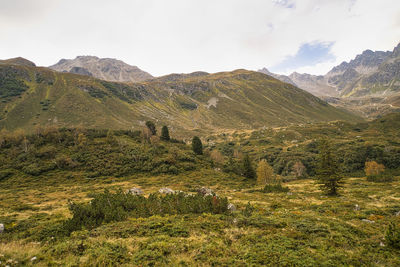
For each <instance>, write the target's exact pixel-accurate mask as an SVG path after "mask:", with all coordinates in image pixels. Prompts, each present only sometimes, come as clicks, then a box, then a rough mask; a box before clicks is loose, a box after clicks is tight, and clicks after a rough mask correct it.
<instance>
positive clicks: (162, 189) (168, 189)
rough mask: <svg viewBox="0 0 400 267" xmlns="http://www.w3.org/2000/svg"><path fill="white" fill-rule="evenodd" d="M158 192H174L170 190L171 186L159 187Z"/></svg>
mask: <svg viewBox="0 0 400 267" xmlns="http://www.w3.org/2000/svg"><path fill="white" fill-rule="evenodd" d="M158 192H159V193H160V194H173V193H175V191H174V190H172V189H171V188H168V187H163V188H160V190H158Z"/></svg>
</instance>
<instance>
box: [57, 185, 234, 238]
mask: <svg viewBox="0 0 400 267" xmlns="http://www.w3.org/2000/svg"><path fill="white" fill-rule="evenodd" d="M92 197H93V199H92V200H91V201H90V202H89V203H83V204H82V203H81V204H77V203H70V205H69V209H70V211H71V213H72V218H71V219H69V220H68V221H66V222H65V224H64V228H65V229H66V230H67V231H68V232H72V231H75V230H79V229H81V228H82V227H85V228H88V229H92V228H95V227H97V226H99V225H101V224H102V223H108V222H115V221H122V220H125V219H126V218H127V217H149V216H152V215H165V214H189V213H196V214H201V213H204V212H209V213H213V214H225V213H228V208H227V207H228V199H227V198H220V197H217V196H203V195H201V194H197V195H187V194H184V193H178V194H169V195H165V196H162V195H159V194H150V195H149V197H147V198H146V197H143V196H137V195H132V194H128V193H127V194H125V193H123V192H122V191H121V190H119V191H118V192H116V193H110V192H109V191H108V190H106V191H104V193H98V194H94V195H92Z"/></svg>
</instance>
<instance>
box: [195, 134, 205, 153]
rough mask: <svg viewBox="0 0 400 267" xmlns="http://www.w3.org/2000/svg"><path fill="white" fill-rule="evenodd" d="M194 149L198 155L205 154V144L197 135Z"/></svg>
mask: <svg viewBox="0 0 400 267" xmlns="http://www.w3.org/2000/svg"><path fill="white" fill-rule="evenodd" d="M192 149H193V152H194V153H196V154H197V155H203V144H202V143H201V140H200V138H198V137H197V136H194V137H193V140H192Z"/></svg>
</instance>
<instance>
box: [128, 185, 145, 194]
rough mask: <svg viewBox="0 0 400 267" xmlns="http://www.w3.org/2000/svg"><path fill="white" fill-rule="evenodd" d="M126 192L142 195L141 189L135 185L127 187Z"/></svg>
mask: <svg viewBox="0 0 400 267" xmlns="http://www.w3.org/2000/svg"><path fill="white" fill-rule="evenodd" d="M127 193H128V194H132V195H143V190H142V189H140V188H137V187H134V188H131V189H128V192H127Z"/></svg>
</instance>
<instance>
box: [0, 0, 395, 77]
mask: <svg viewBox="0 0 400 267" xmlns="http://www.w3.org/2000/svg"><path fill="white" fill-rule="evenodd" d="M32 3H35V4H32ZM5 13H7V14H8V15H7V16H5V15H4V14H5ZM399 18H400V2H399V1H397V0H380V1H375V0H359V1H354V0H335V1H329V0H325V1H323V0H301V1H287V0H285V1H283V0H269V1H265V0H240V1H239V0H219V1H211V0H202V1H195V0H168V1H166V0H146V1H141V0H130V1H129V0H116V1H106V0H85V1H78V0H70V1H62V0H35V1H32V0H1V1H0V58H9V57H15V56H23V57H26V58H28V59H31V60H33V61H35V62H36V63H37V64H39V65H45V66H47V65H51V64H54V63H56V62H57V61H58V60H59V59H60V58H74V57H75V56H77V55H96V56H99V57H113V58H119V59H122V60H124V61H125V62H127V63H129V64H133V65H137V66H139V67H140V68H142V69H144V70H146V71H149V72H150V73H152V74H154V75H162V74H167V73H171V72H191V71H196V70H205V71H209V72H215V71H223V70H232V69H236V68H247V69H253V70H256V69H258V68H261V67H264V66H266V67H269V66H273V65H276V64H278V63H279V62H281V61H282V60H284V59H285V58H286V57H288V56H293V55H295V54H296V53H297V51H298V49H299V47H300V46H301V45H302V44H304V43H309V42H315V41H318V42H333V43H334V45H333V46H332V48H331V52H332V54H333V55H334V56H336V61H334V62H323V63H319V64H317V65H315V66H304V67H301V68H298V69H297V70H298V71H299V70H307V71H309V72H311V73H324V72H326V71H327V70H329V68H330V67H331V66H333V65H334V64H338V63H340V62H341V61H343V60H349V59H351V58H353V57H354V56H355V55H356V54H358V53H360V52H362V51H363V50H365V49H372V50H388V49H392V48H393V46H395V45H396V44H397V42H399V41H400V40H399V36H400V19H399Z"/></svg>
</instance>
